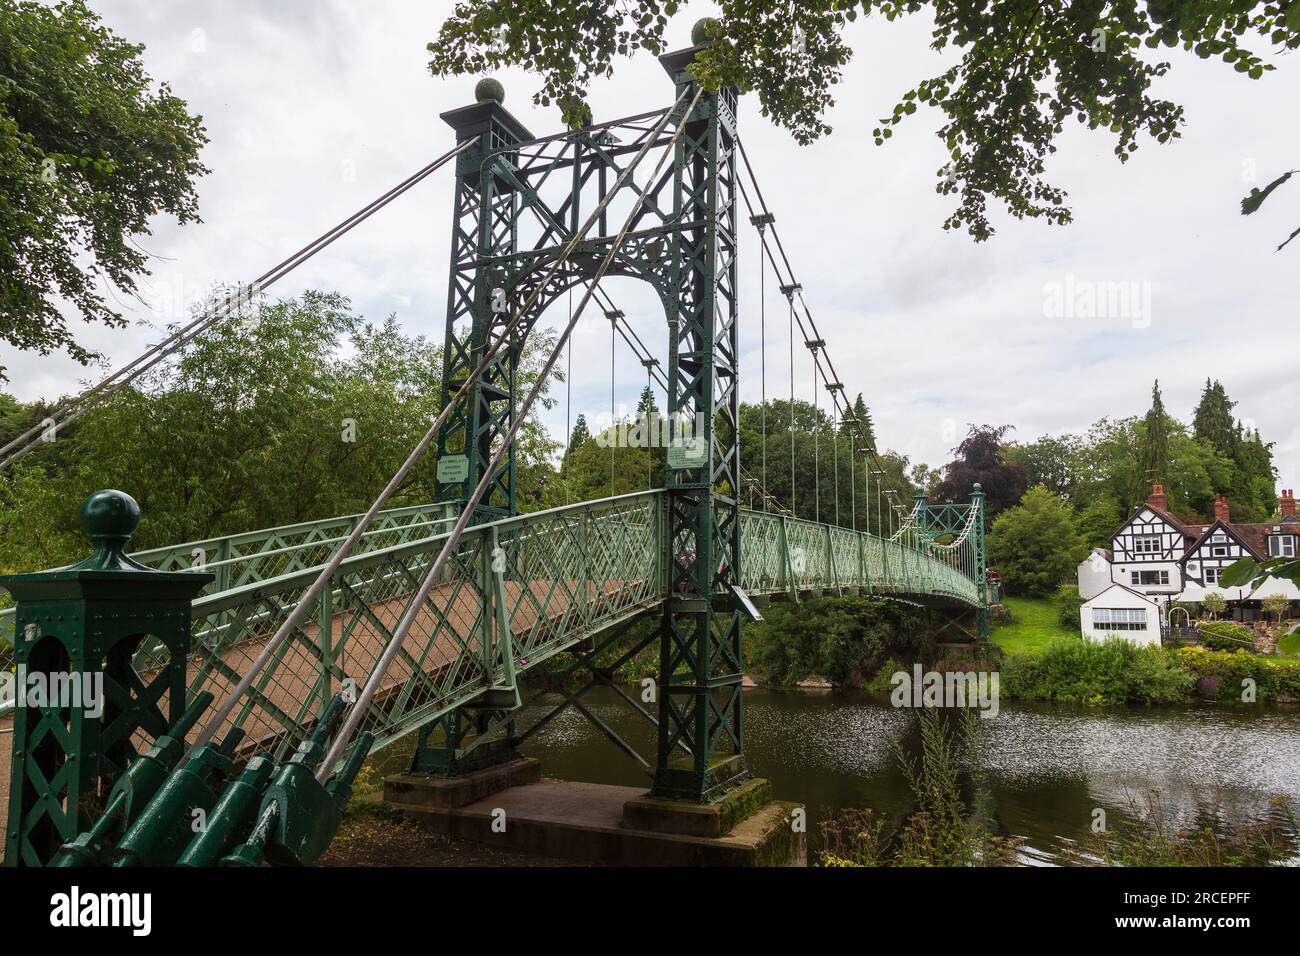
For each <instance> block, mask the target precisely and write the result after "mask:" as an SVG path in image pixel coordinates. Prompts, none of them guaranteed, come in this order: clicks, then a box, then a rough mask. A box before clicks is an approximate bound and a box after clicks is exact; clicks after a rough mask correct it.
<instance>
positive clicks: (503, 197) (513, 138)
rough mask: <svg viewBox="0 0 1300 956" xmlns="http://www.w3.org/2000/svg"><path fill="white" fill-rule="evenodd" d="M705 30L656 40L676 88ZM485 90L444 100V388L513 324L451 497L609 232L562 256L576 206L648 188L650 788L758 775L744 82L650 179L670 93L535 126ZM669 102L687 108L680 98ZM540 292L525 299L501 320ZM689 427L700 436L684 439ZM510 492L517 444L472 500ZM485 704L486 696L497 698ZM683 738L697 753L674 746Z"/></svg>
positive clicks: (706, 98) (629, 254)
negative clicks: (449, 186) (661, 376)
mask: <svg viewBox="0 0 1300 956" xmlns="http://www.w3.org/2000/svg"><path fill="white" fill-rule="evenodd" d="M693 40H694V42H695V43H696V45H695V46H692V47H690V48H687V49H685V50H681V51H677V52H674V53H668V54H665V55H664V56H662V57H660V62H661V64H662V65H663V67H664V69H665V70H666V71H667V73H668V75H669V77H670V78H671V79H672V81H673V83H674V84H675V86H676V92H677V94H678V95H679V96H681V94H683V93H687V94H689V95H688V96H687V97H685V98H683V99H679V100H678V103H679V104H680V103H682V102H686V101H689V100H690V98H691V97H693V96H694V94H695V93H696V91H697V90H696V81H695V79H694V78H693V77H692V76H691V75H690V74H689V72H688V67H689V66H690V65H691V63H692V62H693V60H694V58H695V55H696V53H697V51H698V50H699V49H701V45H702V44H703V42H704V37H703V36H702V35H701V34H700V33H698V32H697V33H696V34H695V35H694V36H693ZM476 97H477V99H478V102H477V103H475V104H474V105H472V106H467V107H462V108H460V109H455V110H452V111H450V112H447V113H444V114H443V116H442V118H443V120H444V121H446V122H447V123H448V124H449V125H450V126H451V127H452V128H453V129H454V130H455V132H456V137H457V140H458V143H464V142H466V141H468V140H472V139H474V138H475V137H477V138H478V139H477V142H476V144H475V145H474V146H472V147H471V148H469V149H468V150H467V151H466V152H464V153H463V154H461V155H460V157H459V158H458V160H457V165H456V186H455V197H456V198H455V206H454V213H453V221H452V253H451V281H450V284H449V292H448V303H447V325H446V346H445V357H444V369H443V386H442V388H443V396H442V398H443V401H444V403H446V402H448V401H450V400H451V398H452V396H453V394H454V393H455V392H456V390H457V389H458V388H459V387H460V385H461V383H463V382H464V381H465V380H466V378H468V377H469V374H470V372H471V370H472V369H473V368H475V367H476V365H477V363H478V361H479V358H480V356H482V355H483V354H484V352H485V350H486V349H487V348H488V346H489V343H490V342H493V341H496V340H497V339H499V338H500V337H501V336H503V335H504V336H507V337H508V338H507V347H505V348H502V349H501V350H500V351H499V352H498V353H497V356H496V357H495V359H494V361H493V362H492V364H491V365H490V367H489V368H488V369H487V371H486V373H485V374H484V375H482V376H481V377H480V379H479V380H478V382H477V383H476V384H475V385H474V387H473V388H472V389H470V390H469V391H468V393H467V395H466V396H465V398H464V399H463V400H462V402H461V403H460V405H459V406H458V407H457V408H456V409H455V411H454V412H453V414H452V415H451V417H450V418H449V420H448V422H447V424H446V426H445V428H444V429H443V432H442V434H440V435H439V437H438V444H437V448H438V456H439V457H438V466H437V467H438V475H437V479H438V484H437V487H438V494H439V498H440V500H444V501H448V502H455V503H456V504H458V505H460V506H462V507H463V506H468V505H470V504H471V502H470V501H469V500H468V496H469V495H470V494H471V490H472V489H473V488H475V487H476V486H477V484H478V482H479V481H480V479H481V478H482V476H483V474H484V471H485V470H486V469H487V468H488V467H489V466H490V462H491V459H492V456H493V453H494V452H495V451H496V450H497V448H498V447H499V445H500V442H501V440H502V436H503V435H504V434H505V433H506V432H507V431H508V429H509V428H510V425H511V423H512V422H513V419H514V415H515V411H516V407H517V401H516V398H517V391H518V388H519V384H520V383H519V380H518V373H519V362H520V356H521V352H522V349H523V345H524V341H525V339H526V337H527V335H528V334H529V332H530V330H531V329H532V327H533V325H534V324H535V323H536V321H537V320H538V318H540V316H541V314H542V313H543V312H544V311H545V309H546V308H547V307H548V306H549V305H551V304H552V303H554V302H555V301H557V300H558V299H559V298H560V297H561V296H562V295H564V294H565V293H567V291H568V290H569V289H570V288H572V287H573V286H575V285H579V284H583V283H586V282H589V281H590V280H591V279H592V278H593V277H594V276H595V274H596V271H597V268H598V265H599V263H600V261H601V259H602V258H603V257H604V256H605V255H606V253H607V252H608V251H609V248H610V245H611V244H612V243H613V242H614V241H615V238H616V235H615V234H616V233H617V227H615V228H614V229H611V224H610V223H609V222H607V221H606V219H605V217H604V215H603V214H602V215H601V218H600V221H599V223H598V225H597V227H596V228H595V229H594V230H593V231H592V233H590V234H589V236H588V238H585V239H584V240H583V241H582V242H581V243H579V244H578V246H577V248H576V249H575V250H573V253H572V254H571V255H570V256H569V258H568V259H567V261H565V262H564V263H563V264H562V265H561V266H560V267H559V268H558V269H555V270H554V271H553V272H552V271H551V269H550V267H551V266H552V265H553V264H554V263H555V262H556V261H557V260H558V259H559V258H560V257H561V253H562V250H563V249H564V247H565V245H566V244H567V243H568V242H569V240H570V239H571V238H572V237H573V236H574V235H576V234H577V233H578V231H579V224H580V223H581V222H583V221H584V220H585V218H587V217H588V216H589V215H590V214H591V211H592V210H593V209H595V208H596V206H597V205H598V204H599V203H600V202H601V201H602V200H603V199H605V198H606V197H608V196H610V194H611V193H615V192H621V193H626V194H627V195H628V197H629V199H630V200H631V201H638V200H640V201H642V205H641V207H640V210H639V212H638V214H637V216H636V219H635V221H634V222H633V224H632V228H631V229H630V230H629V232H628V233H627V235H626V238H625V240H624V241H623V243H622V244H621V246H620V248H619V249H618V251H617V254H616V256H615V258H614V260H613V264H612V266H611V267H610V269H609V273H610V274H614V275H621V276H630V277H635V278H639V279H641V280H643V281H645V282H647V283H649V284H650V286H651V287H652V288H653V289H654V290H655V292H656V293H658V295H659V298H660V301H661V302H662V304H663V307H664V313H665V318H666V331H667V334H668V346H669V348H668V353H669V365H668V379H669V394H668V410H667V411H668V418H669V443H670V449H669V454H668V459H667V485H668V507H667V522H668V528H667V535H666V540H667V548H666V553H665V554H664V555H663V567H664V568H665V574H666V577H667V585H668V591H669V593H670V594H671V597H670V599H669V601H668V604H667V607H666V610H665V612H664V617H663V621H662V631H661V641H660V680H659V683H658V713H659V718H658V722H659V741H658V758H657V762H656V765H655V783H654V793H655V795H657V796H665V797H674V798H682V799H689V800H697V801H698V800H707V799H710V798H711V797H714V796H716V795H718V794H719V793H721V792H722V791H723V790H725V789H726V787H727V786H728V785H729V784H731V783H734V782H737V781H738V780H739V779H741V778H743V777H744V776H745V775H746V769H745V765H744V756H743V753H744V740H743V722H742V716H741V712H742V701H741V680H742V675H741V667H742V656H741V616H740V613H739V612H738V611H737V610H736V608H735V601H734V596H733V594H732V587H733V585H737V584H738V583H739V581H740V570H741V569H740V522H739V513H740V503H739V499H738V496H739V489H740V487H741V483H740V476H739V451H738V445H737V439H738V420H739V392H738V389H737V329H736V319H737V298H736V287H737V272H736V215H737V210H736V201H737V197H736V188H737V186H736V162H737V157H736V151H737V141H736V92H735V91H734V90H725V89H724V90H721V91H719V92H704V93H703V94H702V95H701V96H700V98H699V99H698V100H697V101H695V106H694V108H693V109H692V110H691V112H690V114H689V115H676V116H674V117H673V120H674V123H673V124H670V125H669V127H665V129H664V130H663V131H662V132H660V133H659V134H658V137H659V142H656V143H655V144H654V145H656V146H658V145H660V144H661V143H662V144H667V143H668V142H669V140H670V137H671V134H672V132H673V130H672V128H671V127H672V126H673V125H679V126H680V125H681V124H684V126H685V129H684V130H683V134H682V135H681V137H680V138H679V139H678V141H677V143H676V145H675V151H674V155H673V158H672V163H671V166H668V167H665V169H664V172H663V173H662V174H661V175H659V176H658V177H656V178H655V179H654V181H651V182H647V183H645V184H637V183H635V182H633V181H632V180H631V178H630V177H629V178H628V179H627V180H626V181H624V182H622V183H621V184H620V183H618V182H617V180H618V178H619V175H620V173H622V171H623V160H624V158H625V157H628V156H631V155H632V154H634V153H636V152H637V151H638V150H639V149H641V147H642V146H643V145H644V144H645V142H646V140H647V138H649V137H651V136H654V135H655V130H654V127H655V126H656V124H657V121H658V119H659V118H660V117H662V115H663V111H655V112H652V113H647V114H643V115H640V116H633V117H628V118H626V119H622V120H617V121H614V122H612V123H606V124H601V125H593V126H587V127H584V128H582V129H579V130H573V131H568V132H564V133H559V134H555V135H552V136H548V137H542V138H534V137H533V136H532V134H531V133H529V131H528V130H527V129H525V128H524V126H523V125H522V124H521V123H520V122H519V121H518V120H517V119H515V118H514V117H513V116H512V115H511V114H510V113H509V111H507V110H506V108H505V106H504V105H503V101H504V90H503V89H502V88H501V85H500V84H499V83H497V82H496V81H494V80H484V81H482V82H480V83H479V86H478V88H477V90H476ZM674 109H675V110H677V111H678V112H684V111H683V110H682V107H681V106H680V105H679V106H676V107H674ZM616 198H621V197H616ZM539 286H543V287H542V288H540V289H539ZM534 293H538V294H537V296H536V298H535V300H533V301H534V304H533V306H532V308H531V309H530V312H529V314H528V315H526V316H524V318H523V321H522V322H520V323H519V324H518V325H515V326H514V327H513V328H512V329H510V330H508V331H507V326H508V325H509V324H510V321H511V318H512V316H514V315H515V313H516V312H517V311H518V309H519V308H520V307H521V304H522V303H525V302H528V301H530V300H531V299H532V297H533V294H534ZM688 429H689V432H688ZM688 435H689V437H691V438H693V439H696V440H695V441H689V442H688V441H684V440H683V439H685V438H686V437H688ZM516 495H517V487H516V479H515V449H514V448H513V447H511V448H510V449H509V452H508V454H507V455H506V456H505V458H504V459H503V460H502V463H501V465H500V467H499V468H498V470H497V472H496V473H495V474H494V475H493V476H492V479H491V483H490V484H489V486H488V490H487V493H486V494H485V495H483V497H482V498H481V499H480V500H478V501H475V502H472V505H473V507H474V508H475V509H476V518H477V519H478V520H480V521H482V520H492V519H494V518H496V517H500V516H502V515H510V514H514V513H515V511H516V506H517V500H516ZM485 707H486V708H488V709H492V705H491V704H489V703H488V702H485ZM496 713H497V714H498V716H500V714H501V711H496ZM482 716H483V714H482V713H481V712H480V713H478V714H477V715H476V716H475V717H474V718H472V719H467V720H465V721H462V720H461V719H460V718H456V719H454V720H452V721H447V722H444V728H443V729H444V731H445V732H446V734H447V740H448V743H449V746H454V745H455V744H456V743H457V742H458V741H459V740H460V739H461V730H460V728H461V727H462V726H464V725H466V724H476V725H477V726H480V727H482V726H485V725H484V722H483V720H482ZM453 738H454V739H453ZM686 748H689V751H690V754H691V757H690V758H689V759H687V760H685V761H682V760H680V759H678V758H675V757H674V756H673V754H674V752H675V751H683V750H685V749H686ZM420 759H421V758H419V757H418V756H417V765H418V763H419V761H420ZM432 762H433V763H434V764H437V765H439V766H450V765H451V764H452V763H454V761H449V760H447V759H445V758H438V759H434V760H433V761H432Z"/></svg>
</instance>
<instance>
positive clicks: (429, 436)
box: [191, 90, 686, 752]
mask: <svg viewBox="0 0 1300 956" xmlns="http://www.w3.org/2000/svg"><path fill="white" fill-rule="evenodd" d="M685 96H686V91H685V90H683V91H682V94H681V95H680V96H678V98H677V100H676V102H674V103H673V105H672V106H671V107H669V108H668V109H667V110H665V111H664V115H663V118H662V120H661V121H660V124H659V126H658V127H657V130H656V133H655V135H654V136H652V137H650V138H649V139H647V140H646V142H645V143H644V144H643V145H642V147H641V149H640V150H639V151H638V152H637V154H636V155H635V156H634V157H633V159H632V162H631V163H630V164H629V165H628V166H627V167H626V168H625V169H624V170H623V171H622V172H621V173H620V174H619V176H618V178H617V179H616V180H615V182H614V186H613V188H612V189H611V190H610V192H609V194H608V195H606V196H605V197H604V198H603V199H602V200H601V201H600V202H599V203H597V205H596V208H595V209H593V210H592V211H591V214H590V215H589V216H588V217H587V219H586V220H585V221H584V222H583V224H582V226H581V227H580V228H579V230H578V231H577V232H576V233H575V234H574V235H573V236H571V237H570V238H569V241H568V242H567V243H565V245H564V247H563V248H562V249H561V250H560V254H559V256H558V257H557V258H556V259H555V261H554V262H552V263H551V265H550V267H549V268H548V270H547V272H546V274H545V276H544V277H543V279H542V281H541V282H539V283H538V284H537V286H536V287H535V288H534V289H533V291H532V292H531V293H530V294H529V296H528V299H527V300H526V301H525V302H524V303H523V305H521V306H520V307H519V309H518V311H517V312H516V313H515V315H514V317H513V318H512V319H511V320H510V321H509V322H507V323H506V324H505V326H504V327H503V328H502V329H501V333H500V335H498V336H497V337H496V338H495V339H492V338H491V337H490V336H489V338H488V341H487V343H486V345H487V348H486V349H485V350H484V353H483V357H482V358H481V359H479V362H478V365H476V366H475V367H474V369H473V370H472V371H471V372H470V374H469V375H468V376H466V378H465V381H464V382H463V383H462V384H461V386H460V388H458V389H457V390H456V393H455V394H454V395H453V396H452V397H451V400H450V401H448V402H447V404H446V405H445V406H444V407H443V409H442V411H441V412H439V413H438V417H437V418H436V419H435V420H434V422H433V424H432V425H430V426H429V430H428V431H427V432H425V434H424V436H423V437H422V438H421V439H420V441H419V443H418V444H417V445H416V446H415V447H414V448H413V449H411V453H410V454H409V455H408V456H407V458H406V461H404V462H403V463H402V466H401V467H400V468H399V469H398V470H397V472H396V473H395V474H394V475H393V477H392V478H391V479H390V480H389V482H388V484H387V485H386V486H385V487H384V490H383V491H382V492H380V494H379V497H378V498H376V499H375V500H374V503H373V504H371V506H370V509H369V510H368V511H367V512H366V513H365V514H364V515H363V516H362V517H361V519H360V520H359V521H358V522H357V524H356V527H354V528H353V529H352V533H351V534H349V535H348V537H347V540H345V541H344V542H343V543H342V544H341V545H339V548H338V550H337V551H335V552H334V554H333V555H331V556H330V560H329V562H328V563H327V564H326V565H325V566H324V567H322V568H321V571H320V574H318V575H317V576H316V580H315V581H313V582H312V585H311V587H309V588H308V589H307V591H306V592H305V593H304V594H303V596H302V598H301V599H300V600H299V602H298V603H297V604H296V605H295V606H294V608H293V610H292V611H290V613H289V616H288V617H287V618H286V619H285V621H284V623H283V624H281V625H280V628H279V629H278V630H277V631H276V632H275V634H274V635H273V636H272V637H271V639H270V640H269V641H267V643H266V645H265V646H264V647H263V648H262V650H261V651H260V652H259V653H258V655H257V657H256V658H255V659H254V660H253V662H252V664H250V665H249V667H248V669H247V670H246V671H245V672H244V674H243V676H241V677H240V679H239V683H237V684H236V685H235V687H234V688H233V689H232V690H231V692H230V694H229V695H227V697H226V699H225V700H224V701H222V704H221V706H220V707H219V708H218V709H217V710H216V712H215V713H214V714H213V715H212V717H211V719H210V720H209V721H208V722H207V723H206V724H205V725H204V726H203V729H202V730H200V731H199V733H198V736H197V737H196V738H195V742H194V745H193V748H194V749H197V748H199V747H201V746H203V744H205V743H206V742H207V741H208V740H209V739H210V738H211V737H212V735H213V734H214V733H215V732H216V731H217V729H218V728H219V727H220V726H221V725H222V724H223V723H224V722H225V721H226V719H227V718H228V717H229V716H230V714H231V713H232V712H233V711H234V709H235V705H236V704H237V703H238V701H239V698H240V697H242V696H243V695H244V694H245V693H247V692H248V689H249V687H251V686H252V684H253V680H254V679H255V678H256V677H257V674H258V673H259V672H260V671H261V670H262V669H263V668H264V667H265V666H266V665H267V663H268V662H269V661H270V660H271V659H272V658H273V657H275V656H276V654H277V653H278V650H279V647H280V645H281V644H283V643H284V641H285V640H286V639H287V638H288V636H289V635H290V634H292V633H293V632H294V631H295V630H296V629H297V627H298V625H299V624H300V623H302V620H303V618H304V617H305V616H306V614H307V611H308V609H309V608H311V607H312V606H313V605H314V604H315V601H316V599H317V598H319V597H320V595H321V593H322V592H323V591H324V589H325V588H326V586H327V585H328V584H329V582H330V581H331V580H332V579H333V577H334V574H335V573H336V572H337V571H338V569H339V566H340V565H341V564H342V563H343V559H344V558H345V557H347V555H348V554H349V553H350V552H351V550H352V548H353V547H354V546H355V545H356V543H357V541H359V540H360V538H361V535H362V534H363V533H364V532H365V530H366V529H367V528H368V527H369V526H370V523H371V522H372V521H373V520H374V518H375V515H376V514H378V512H379V511H380V510H381V509H382V508H383V506H384V504H385V503H386V502H387V501H388V499H389V497H390V496H391V495H392V494H393V493H394V492H395V491H396V490H397V488H398V487H399V486H400V485H401V483H402V482H403V481H404V480H405V479H406V475H407V474H408V473H409V472H410V470H411V468H412V467H414V465H415V462H416V461H417V460H418V459H419V458H420V457H421V456H422V455H423V454H424V452H425V451H426V450H427V449H428V447H429V445H430V444H431V443H432V441H433V439H434V438H435V437H436V436H437V434H438V432H439V430H440V429H441V428H442V426H443V423H444V422H446V420H447V418H448V417H449V416H450V415H451V412H452V410H453V409H454V408H456V407H457V404H458V403H459V402H460V401H461V399H463V398H464V396H465V395H467V394H468V393H469V391H470V389H471V388H473V386H474V384H475V382H477V381H478V379H479V377H480V376H482V375H483V373H484V372H485V371H486V370H487V368H488V366H489V365H490V364H491V363H492V361H493V359H494V358H495V357H496V354H497V352H498V351H500V350H501V348H503V347H505V346H506V345H507V343H508V342H509V341H510V339H511V338H512V334H513V332H514V330H515V328H516V326H518V325H519V324H520V323H522V322H523V321H524V319H525V317H526V316H527V315H528V314H529V313H530V311H531V309H532V308H533V306H534V305H536V303H537V300H538V298H540V296H541V294H542V290H543V289H545V288H546V285H547V283H548V282H550V280H551V279H552V278H553V277H554V276H555V275H556V273H557V272H558V271H559V269H560V267H561V266H562V265H563V264H564V263H565V262H566V261H567V260H568V258H569V257H570V256H571V255H572V254H573V251H574V250H575V249H576V248H577V247H578V245H579V243H581V242H582V240H583V239H584V238H585V237H586V235H587V233H588V232H589V231H590V230H591V227H592V226H593V225H595V223H596V222H597V220H598V219H599V218H600V214H601V213H602V212H604V210H605V207H606V206H607V205H608V204H609V202H610V200H611V199H612V198H613V197H614V196H615V195H616V194H617V193H618V191H619V190H620V189H621V188H622V186H623V184H624V183H625V182H626V181H627V180H628V179H629V178H630V177H631V175H632V171H633V170H634V169H635V168H636V167H637V165H638V164H639V163H640V161H641V159H642V158H644V156H645V155H646V153H647V152H648V151H649V149H650V146H651V145H652V144H653V143H654V140H655V139H656V138H657V137H658V134H659V132H661V131H662V130H663V128H664V127H665V126H666V125H667V124H668V121H669V119H670V118H671V117H672V115H673V113H674V112H675V111H676V108H677V107H678V106H679V105H681V102H682V100H683V99H684V98H685ZM584 301H585V299H584ZM570 325H572V321H571V323H570ZM565 341H567V336H566V337H565V338H564V339H562V340H561V342H560V344H563V343H564V342H565ZM551 364H554V363H551ZM549 372H550V369H549V367H548V368H547V370H546V374H549ZM544 379H545V376H542V377H540V378H539V379H538V382H539V383H540V382H543V381H544ZM522 421H523V418H522V416H516V418H515V428H517V427H518V425H519V423H520V422H522ZM503 447H504V446H503ZM492 470H493V469H489V471H488V472H487V475H489V476H490V475H491V472H492ZM480 484H482V483H480ZM477 498H478V495H477V494H476V495H475V496H474V499H473V500H477ZM472 511H473V508H472V507H471V508H467V509H466V512H465V513H466V514H468V513H470V512H472ZM462 517H464V515H462ZM462 530H463V526H462ZM458 537H459V535H458ZM417 603H418V602H417ZM408 626H409V625H408ZM372 696H373V692H372ZM354 709H355V708H354ZM191 752H193V750H192V751H191Z"/></svg>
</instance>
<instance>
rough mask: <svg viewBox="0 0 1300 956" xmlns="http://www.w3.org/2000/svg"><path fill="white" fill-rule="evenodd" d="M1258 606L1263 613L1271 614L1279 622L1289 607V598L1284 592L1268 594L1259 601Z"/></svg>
mask: <svg viewBox="0 0 1300 956" xmlns="http://www.w3.org/2000/svg"><path fill="white" fill-rule="evenodd" d="M1259 606H1260V609H1261V610H1263V612H1264V613H1265V614H1272V615H1273V616H1274V617H1275V618H1276V619H1277V620H1278V621H1279V622H1280V621H1281V620H1282V615H1283V614H1285V613H1286V612H1287V611H1288V610H1289V609H1290V607H1291V599H1290V598H1288V597H1287V596H1286V595H1285V594H1270V595H1269V596H1268V597H1266V598H1264V599H1263V600H1261V601H1260V602H1259Z"/></svg>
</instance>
